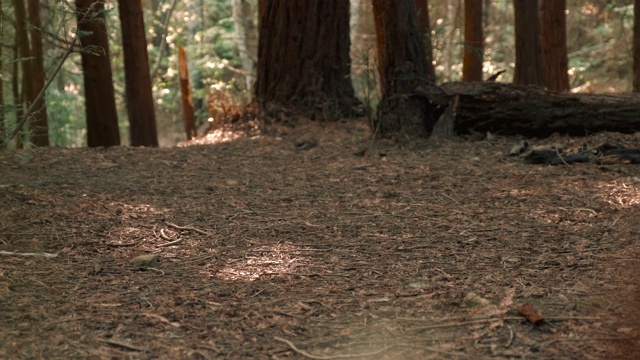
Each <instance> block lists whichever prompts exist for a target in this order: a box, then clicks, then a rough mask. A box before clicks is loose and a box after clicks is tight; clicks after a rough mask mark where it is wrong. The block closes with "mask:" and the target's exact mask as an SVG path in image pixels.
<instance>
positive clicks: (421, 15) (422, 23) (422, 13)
mask: <svg viewBox="0 0 640 360" xmlns="http://www.w3.org/2000/svg"><path fill="white" fill-rule="evenodd" d="M413 4H414V6H415V8H416V13H417V15H418V31H419V32H420V35H421V36H422V43H423V44H424V52H425V60H426V61H427V74H428V75H429V77H430V78H431V80H433V81H435V80H436V71H435V67H434V66H433V45H432V43H431V23H430V20H429V2H428V1H427V0H413Z"/></svg>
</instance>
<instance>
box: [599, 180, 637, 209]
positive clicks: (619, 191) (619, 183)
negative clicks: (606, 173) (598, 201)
mask: <svg viewBox="0 0 640 360" xmlns="http://www.w3.org/2000/svg"><path fill="white" fill-rule="evenodd" d="M597 186H598V187H599V188H600V189H601V190H602V194H600V197H601V198H602V199H603V200H604V201H605V202H607V203H608V204H610V205H613V206H615V207H621V208H626V207H630V206H637V205H640V179H639V178H631V179H626V180H615V181H610V182H600V183H599V184H598V185H597Z"/></svg>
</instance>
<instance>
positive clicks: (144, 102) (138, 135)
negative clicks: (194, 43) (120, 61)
mask: <svg viewBox="0 0 640 360" xmlns="http://www.w3.org/2000/svg"><path fill="white" fill-rule="evenodd" d="M118 6H119V12H120V24H121V26H122V47H123V50H124V75H125V76H124V78H125V87H126V93H127V113H128V115H129V133H130V136H131V145H132V146H158V132H157V129H156V117H155V112H154V107H153V96H152V93H151V77H150V74H149V58H148V55H147V40H146V38H145V30H144V19H143V17H142V3H141V0H118Z"/></svg>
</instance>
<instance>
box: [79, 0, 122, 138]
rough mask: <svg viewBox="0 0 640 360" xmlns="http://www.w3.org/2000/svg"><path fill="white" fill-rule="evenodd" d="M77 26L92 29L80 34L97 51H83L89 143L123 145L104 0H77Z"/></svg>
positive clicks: (81, 28) (86, 29)
mask: <svg viewBox="0 0 640 360" xmlns="http://www.w3.org/2000/svg"><path fill="white" fill-rule="evenodd" d="M76 9H77V18H78V29H79V30H81V31H83V32H87V33H89V32H90V33H91V34H90V35H86V36H83V37H82V38H80V44H81V45H82V47H83V48H85V49H86V48H87V47H88V46H91V47H92V48H91V49H93V51H94V52H96V51H97V52H98V53H97V54H96V53H90V52H89V51H86V50H85V51H82V52H81V53H80V54H81V57H82V76H83V79H84V97H85V111H86V118H87V145H88V146H89V147H97V146H105V147H107V146H117V145H120V131H119V130H118V113H117V110H116V101H115V96H114V88H113V78H112V73H111V61H110V60H109V38H108V35H107V27H106V25H105V23H104V21H105V16H104V12H102V11H103V10H104V0H76Z"/></svg>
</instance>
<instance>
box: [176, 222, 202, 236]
mask: <svg viewBox="0 0 640 360" xmlns="http://www.w3.org/2000/svg"><path fill="white" fill-rule="evenodd" d="M164 223H165V224H167V225H169V226H171V227H172V228H174V229H178V230H190V231H195V232H197V233H199V234H202V235H208V236H211V234H209V233H208V232H206V231H203V230H200V229H196V228H194V227H192V226H179V225H176V224H174V223H170V222H168V221H165V222H164Z"/></svg>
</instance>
